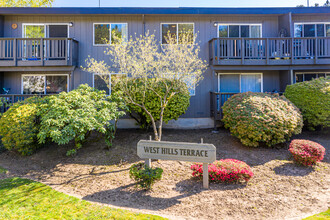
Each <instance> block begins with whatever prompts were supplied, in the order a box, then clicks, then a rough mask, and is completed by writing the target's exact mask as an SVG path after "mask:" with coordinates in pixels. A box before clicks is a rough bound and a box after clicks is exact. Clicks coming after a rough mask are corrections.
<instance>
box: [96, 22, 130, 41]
mask: <svg viewBox="0 0 330 220" xmlns="http://www.w3.org/2000/svg"><path fill="white" fill-rule="evenodd" d="M98 24H105V25H109V27H110V28H109V38H110V39H109V44H95V25H98ZM112 24H126V26H127V40H128V35H129V34H128V23H117V22H111V23H93V46H94V47H104V46H110V45H112V43H111V25H112Z"/></svg>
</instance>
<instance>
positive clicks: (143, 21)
mask: <svg viewBox="0 0 330 220" xmlns="http://www.w3.org/2000/svg"><path fill="white" fill-rule="evenodd" d="M145 30H146V22H145V20H144V14H143V15H142V34H143V36H146V32H145Z"/></svg>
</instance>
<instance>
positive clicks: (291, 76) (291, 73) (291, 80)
mask: <svg viewBox="0 0 330 220" xmlns="http://www.w3.org/2000/svg"><path fill="white" fill-rule="evenodd" d="M292 84H293V69H290V85H292Z"/></svg>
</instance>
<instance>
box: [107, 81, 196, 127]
mask: <svg viewBox="0 0 330 220" xmlns="http://www.w3.org/2000/svg"><path fill="white" fill-rule="evenodd" d="M151 81H154V79H148V82H147V83H150V85H148V87H152V86H154V88H153V89H152V90H148V91H145V92H144V90H143V89H142V88H141V87H143V86H145V85H144V84H143V81H142V80H140V79H134V78H129V79H127V82H118V83H117V85H116V86H114V91H120V88H121V87H122V86H123V85H120V84H121V83H126V84H127V86H128V87H130V88H131V92H132V93H133V92H134V94H133V96H134V97H135V99H136V101H137V102H139V103H142V102H144V103H145V107H146V109H147V110H148V111H149V112H150V114H151V115H152V117H153V118H154V120H155V121H159V120H160V113H161V108H160V107H159V106H160V105H161V100H160V98H159V96H158V95H160V96H164V95H165V94H164V93H165V92H166V87H169V86H170V85H171V84H178V85H179V86H178V87H179V88H180V90H178V91H179V92H177V93H175V95H173V97H172V98H171V99H170V100H169V102H168V104H167V106H166V108H165V109H164V112H163V121H164V122H165V123H168V122H169V121H170V120H177V119H178V118H179V117H180V116H181V115H182V114H184V113H185V112H186V110H187V108H188V107H189V104H190V94H189V90H188V87H187V85H186V83H184V82H180V81H177V80H170V79H169V80H166V81H164V82H161V81H159V82H158V83H153V82H151ZM172 92H174V90H173V89H172V90H170V93H172ZM156 93H157V94H158V95H156ZM127 106H128V109H129V112H130V114H131V116H132V118H134V119H135V120H136V121H137V123H138V124H139V125H140V127H141V128H145V129H148V128H149V127H150V126H152V123H151V118H150V117H149V116H148V114H147V113H146V112H145V111H144V109H143V108H141V107H139V106H137V105H134V104H132V103H130V102H127Z"/></svg>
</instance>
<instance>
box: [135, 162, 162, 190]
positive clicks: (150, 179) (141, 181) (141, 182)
mask: <svg viewBox="0 0 330 220" xmlns="http://www.w3.org/2000/svg"><path fill="white" fill-rule="evenodd" d="M162 173H163V169H161V168H151V167H148V166H146V165H145V164H144V163H138V164H133V165H132V166H131V167H130V169H129V176H130V178H131V179H133V180H135V181H136V182H137V184H138V186H140V187H141V188H142V189H146V190H149V189H151V187H152V185H153V184H154V183H155V182H156V180H160V179H161V178H162Z"/></svg>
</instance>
